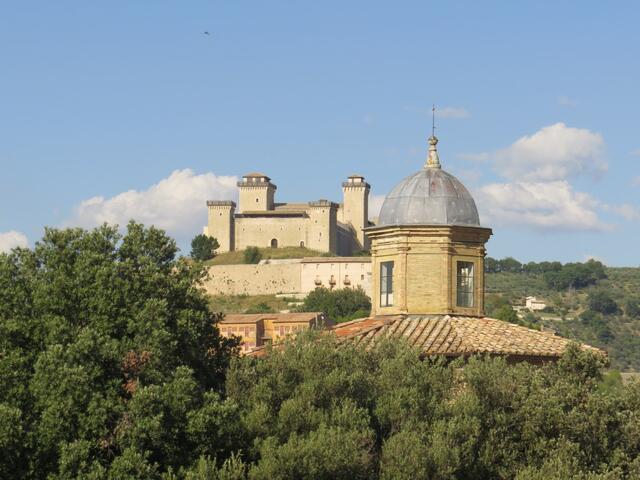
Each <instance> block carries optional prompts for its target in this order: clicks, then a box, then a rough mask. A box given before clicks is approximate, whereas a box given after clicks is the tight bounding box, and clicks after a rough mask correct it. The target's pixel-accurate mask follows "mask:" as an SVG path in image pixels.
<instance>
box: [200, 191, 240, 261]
mask: <svg viewBox="0 0 640 480" xmlns="http://www.w3.org/2000/svg"><path fill="white" fill-rule="evenodd" d="M207 208H208V223H207V226H206V227H204V234H205V235H207V236H209V237H214V238H215V239H216V240H218V244H219V245H220V247H219V248H218V250H217V251H218V253H224V252H229V251H231V250H234V240H235V227H234V223H235V222H234V220H235V219H234V212H235V203H233V202H231V201H209V202H207Z"/></svg>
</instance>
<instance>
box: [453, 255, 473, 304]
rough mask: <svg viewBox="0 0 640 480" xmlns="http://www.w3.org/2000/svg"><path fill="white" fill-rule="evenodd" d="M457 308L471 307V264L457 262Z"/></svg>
mask: <svg viewBox="0 0 640 480" xmlns="http://www.w3.org/2000/svg"><path fill="white" fill-rule="evenodd" d="M457 270H458V272H457V274H458V275H457V277H458V280H457V289H456V291H457V302H456V304H457V305H458V307H473V262H458V268H457Z"/></svg>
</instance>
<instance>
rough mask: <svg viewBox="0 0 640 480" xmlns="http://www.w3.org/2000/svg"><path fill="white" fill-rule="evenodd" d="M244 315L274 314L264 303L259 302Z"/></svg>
mask: <svg viewBox="0 0 640 480" xmlns="http://www.w3.org/2000/svg"><path fill="white" fill-rule="evenodd" d="M245 313H274V310H273V308H271V307H270V306H269V305H267V304H266V303H265V302H260V303H258V304H257V305H254V306H253V307H251V308H249V309H247V311H246V312H245Z"/></svg>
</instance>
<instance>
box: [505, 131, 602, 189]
mask: <svg viewBox="0 0 640 480" xmlns="http://www.w3.org/2000/svg"><path fill="white" fill-rule="evenodd" d="M604 150H605V144H604V139H603V138H602V136H601V135H600V134H599V133H595V132H591V131H590V130H586V129H583V128H572V127H567V126H566V125H565V124H564V123H556V124H554V125H550V126H548V127H544V128H542V129H540V130H538V131H537V132H536V133H534V134H533V135H531V136H526V135H525V136H524V137H521V138H519V139H518V140H516V141H515V142H514V143H513V144H512V145H511V146H509V147H507V148H504V149H502V150H498V151H497V152H496V153H495V154H494V156H493V157H494V166H495V168H496V170H497V171H498V173H500V174H501V175H503V176H505V177H507V178H510V179H512V180H517V181H553V180H562V179H565V178H569V177H573V176H576V175H580V174H584V173H602V172H605V171H606V170H607V167H608V165H607V162H606V161H605V160H604Z"/></svg>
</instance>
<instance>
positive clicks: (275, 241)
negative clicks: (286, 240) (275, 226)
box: [271, 238, 278, 248]
mask: <svg viewBox="0 0 640 480" xmlns="http://www.w3.org/2000/svg"><path fill="white" fill-rule="evenodd" d="M271 248H278V240H277V239H276V238H273V239H271Z"/></svg>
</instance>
